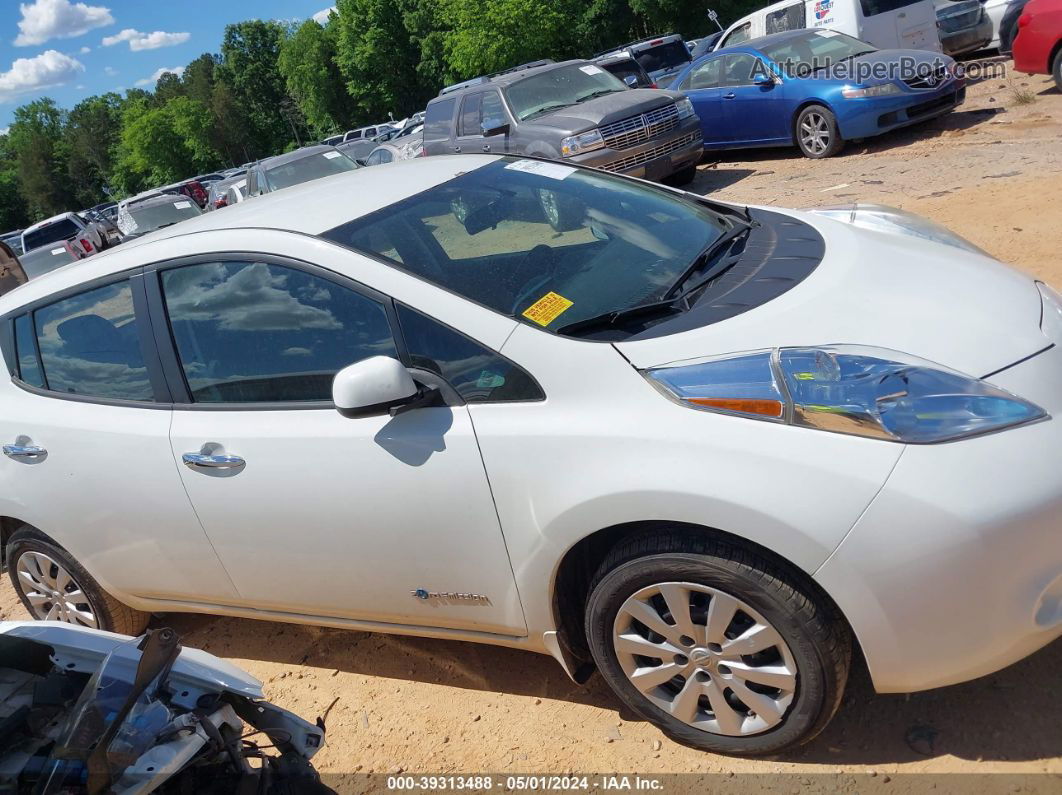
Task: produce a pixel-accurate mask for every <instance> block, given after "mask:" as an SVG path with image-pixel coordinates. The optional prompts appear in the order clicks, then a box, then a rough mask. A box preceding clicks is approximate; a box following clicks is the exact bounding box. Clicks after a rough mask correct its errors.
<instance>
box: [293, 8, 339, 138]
mask: <svg viewBox="0 0 1062 795" xmlns="http://www.w3.org/2000/svg"><path fill="white" fill-rule="evenodd" d="M335 59H336V42H335V34H334V33H333V32H332V31H331V30H329V29H327V28H323V27H321V26H320V25H319V24H317V22H315V21H314V20H312V19H308V20H306V21H305V22H303V23H302V24H301V25H300V26H299V27H298V28H297V29H296V30H295V31H294V32H293V33H292V34H291V35H290V36H288V38H287V39H285V41H284V43H283V44H282V45H281V48H280V57H279V59H278V61H277V67H278V68H279V69H280V74H281V75H283V76H284V81H285V85H286V87H287V92H288V94H289V95H291V97H292V98H293V99H294V100H295V102H296V103H297V104H298V107H299V110H300V111H301V112H302V115H303V116H304V117H305V118H306V123H307V124H308V125H309V127H310V130H311V131H312V132H313V134H314V135H315V136H316V137H324V136H326V135H330V134H332V133H335V132H339V131H341V128H342V129H346V127H347V125H348V124H350V123H351V122H352V118H351V113H350V101H349V99H348V98H347V95H346V91H344V89H343V78H342V76H341V75H340V73H339V67H338V66H337V65H336V60H335Z"/></svg>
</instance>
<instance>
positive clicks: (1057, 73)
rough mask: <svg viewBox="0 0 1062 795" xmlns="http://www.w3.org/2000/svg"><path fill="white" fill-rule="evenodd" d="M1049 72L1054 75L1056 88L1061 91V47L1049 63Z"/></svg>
mask: <svg viewBox="0 0 1062 795" xmlns="http://www.w3.org/2000/svg"><path fill="white" fill-rule="evenodd" d="M1051 74H1052V75H1054V78H1055V85H1056V86H1058V90H1059V91H1062V49H1060V50H1059V51H1058V52H1056V53H1055V61H1054V63H1052V64H1051Z"/></svg>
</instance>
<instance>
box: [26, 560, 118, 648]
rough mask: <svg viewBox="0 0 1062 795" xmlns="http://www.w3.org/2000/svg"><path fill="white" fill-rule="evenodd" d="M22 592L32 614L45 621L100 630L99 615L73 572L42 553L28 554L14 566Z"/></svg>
mask: <svg viewBox="0 0 1062 795" xmlns="http://www.w3.org/2000/svg"><path fill="white" fill-rule="evenodd" d="M15 573H16V575H17V577H16V579H17V580H18V584H19V590H21V591H22V594H23V596H25V597H26V601H27V602H29V604H30V608H31V609H32V611H33V615H34V616H35V617H36V618H37V619H40V620H42V621H63V622H66V623H67V624H78V625H80V626H83V627H92V628H93V629H98V628H99V624H98V622H97V620H96V613H95V612H94V611H93V609H92V605H90V604H89V601H88V597H87V596H85V593H84V591H82V590H81V586H80V585H79V584H78V583H77V581H76V580H74V578H73V577H72V576H70V572H68V571H67V570H66V569H64V568H63V567H62V566H61V565H60V564H59V563H58V562H57V561H55V560H53V559H52V558H50V557H49V556H48V555H45V554H44V553H43V552H26V553H24V554H23V555H22V557H20V558H19V559H18V564H17V565H16V567H15Z"/></svg>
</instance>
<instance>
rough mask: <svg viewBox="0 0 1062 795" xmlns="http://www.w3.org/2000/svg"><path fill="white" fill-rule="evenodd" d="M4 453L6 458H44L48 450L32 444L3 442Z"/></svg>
mask: <svg viewBox="0 0 1062 795" xmlns="http://www.w3.org/2000/svg"><path fill="white" fill-rule="evenodd" d="M4 455H6V456H7V457H8V458H29V459H34V458H44V456H46V455H48V451H47V450H45V449H44V448H43V447H37V446H36V445H32V444H5V445H4Z"/></svg>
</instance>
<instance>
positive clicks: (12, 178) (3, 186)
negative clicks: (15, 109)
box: [0, 135, 30, 232]
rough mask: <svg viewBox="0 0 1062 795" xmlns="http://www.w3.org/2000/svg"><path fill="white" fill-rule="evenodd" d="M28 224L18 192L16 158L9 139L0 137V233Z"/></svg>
mask: <svg viewBox="0 0 1062 795" xmlns="http://www.w3.org/2000/svg"><path fill="white" fill-rule="evenodd" d="M29 223H30V217H29V208H28V207H26V202H25V201H24V200H23V199H22V194H21V193H20V192H19V183H18V156H17V154H16V153H15V151H14V150H13V149H12V148H11V144H10V137H9V136H7V135H0V231H3V232H8V231H11V230H14V229H22V228H24V227H26V226H28V225H29Z"/></svg>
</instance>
